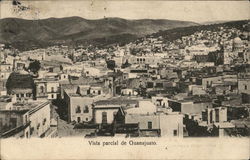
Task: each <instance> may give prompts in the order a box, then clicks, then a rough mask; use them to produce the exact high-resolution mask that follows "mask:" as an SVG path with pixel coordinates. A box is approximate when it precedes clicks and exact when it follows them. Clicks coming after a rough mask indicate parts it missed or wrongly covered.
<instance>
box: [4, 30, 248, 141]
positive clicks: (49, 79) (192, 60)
mask: <svg viewBox="0 0 250 160" xmlns="http://www.w3.org/2000/svg"><path fill="white" fill-rule="evenodd" d="M37 61H38V62H39V67H38V68H39V69H38V70H37V72H34V71H33V70H32V68H31V67H30V66H31V64H32V63H34V62H37ZM0 73H1V75H0V78H1V80H0V82H1V84H0V91H1V92H0V128H1V136H2V137H13V136H15V137H27V138H28V137H33V136H34V137H44V136H51V137H53V136H56V127H55V126H56V125H57V123H56V119H55V118H54V117H52V116H51V115H50V114H51V113H50V112H51V102H53V101H61V102H64V104H65V105H62V106H57V107H59V108H60V107H61V108H64V109H65V110H66V113H67V121H68V122H69V123H72V124H74V125H76V126H78V127H82V128H83V129H86V130H87V129H88V128H95V131H94V132H93V133H91V134H89V135H86V136H116V135H124V136H127V137H138V136H166V137H187V136H204V135H206V136H249V135H250V119H249V113H250V51H249V32H246V31H241V30H238V29H235V28H219V31H216V32H213V31H208V30H204V31H200V32H196V33H194V34H192V35H189V36H185V37H182V38H181V39H177V40H175V41H172V42H165V41H164V39H163V38H162V37H161V36H159V37H153V36H149V37H145V38H143V39H141V40H140V41H136V42H133V43H132V42H131V43H129V44H126V45H125V46H117V45H113V46H111V47H109V48H106V49H98V48H93V47H92V46H91V47H89V48H86V47H83V46H78V47H75V48H71V47H68V46H53V47H49V48H46V49H36V50H31V51H24V52H20V53H19V52H18V51H16V50H13V49H8V48H6V47H5V46H4V45H1V64H0ZM204 128H205V130H204ZM192 129H193V130H194V129H195V132H196V133H194V131H192Z"/></svg>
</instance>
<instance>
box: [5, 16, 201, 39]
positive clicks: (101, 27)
mask: <svg viewBox="0 0 250 160" xmlns="http://www.w3.org/2000/svg"><path fill="white" fill-rule="evenodd" d="M196 25H199V24H198V23H195V22H189V21H179V20H167V19H138V20H127V19H123V18H117V17H111V18H102V19H85V18H81V17H77V16H74V17H65V18H53V17H51V18H47V19H41V20H29V19H19V18H4V19H0V43H10V44H11V43H22V42H26V41H37V42H49V41H53V42H55V41H60V40H62V41H79V40H80V41H81V40H93V39H98V38H105V37H110V36H117V35H124V34H129V35H134V36H135V37H141V36H144V35H147V34H152V33H156V32H158V31H160V30H167V29H172V28H177V27H187V26H196Z"/></svg>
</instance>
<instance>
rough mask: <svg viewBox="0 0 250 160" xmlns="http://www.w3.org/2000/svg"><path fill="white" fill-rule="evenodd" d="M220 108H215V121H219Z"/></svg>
mask: <svg viewBox="0 0 250 160" xmlns="http://www.w3.org/2000/svg"><path fill="white" fill-rule="evenodd" d="M219 114H220V112H219V109H215V122H219Z"/></svg>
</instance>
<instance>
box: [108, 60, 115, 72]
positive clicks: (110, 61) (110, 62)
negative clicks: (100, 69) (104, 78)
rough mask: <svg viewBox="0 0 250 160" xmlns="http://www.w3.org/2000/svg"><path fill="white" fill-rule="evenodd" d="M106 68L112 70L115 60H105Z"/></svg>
mask: <svg viewBox="0 0 250 160" xmlns="http://www.w3.org/2000/svg"><path fill="white" fill-rule="evenodd" d="M106 63H107V67H108V69H111V70H113V69H114V68H115V61H114V60H108V61H106Z"/></svg>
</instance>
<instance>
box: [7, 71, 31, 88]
mask: <svg viewBox="0 0 250 160" xmlns="http://www.w3.org/2000/svg"><path fill="white" fill-rule="evenodd" d="M6 88H7V91H8V92H10V91H11V90H13V89H33V88H34V80H33V78H32V77H31V75H30V74H21V73H18V72H13V73H11V74H10V76H9V78H8V80H7V83H6Z"/></svg>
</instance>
